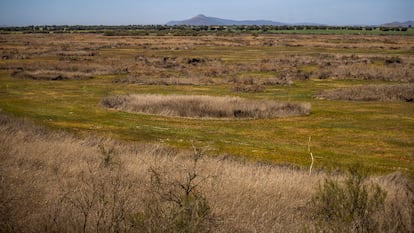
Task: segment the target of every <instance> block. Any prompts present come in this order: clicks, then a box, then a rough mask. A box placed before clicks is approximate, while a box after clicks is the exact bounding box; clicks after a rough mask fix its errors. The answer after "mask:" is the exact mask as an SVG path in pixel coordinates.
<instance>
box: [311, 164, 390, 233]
mask: <svg viewBox="0 0 414 233" xmlns="http://www.w3.org/2000/svg"><path fill="white" fill-rule="evenodd" d="M366 179H367V175H366V173H364V170H363V168H361V167H360V166H358V165H353V166H352V167H350V168H349V174H348V175H347V177H346V178H345V180H344V181H343V182H338V181H337V180H334V179H329V178H327V179H326V180H325V182H324V183H323V184H321V185H320V186H319V189H318V191H317V192H316V193H315V194H314V196H313V198H312V201H311V210H312V215H313V217H314V218H315V219H316V220H317V221H318V225H317V226H316V229H318V231H328V232H379V230H380V222H379V220H380V218H379V216H380V214H381V213H382V212H383V211H384V207H385V205H384V201H385V197H386V192H385V191H384V190H383V189H382V188H381V187H380V186H379V185H378V184H366Z"/></svg>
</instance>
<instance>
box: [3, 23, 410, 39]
mask: <svg viewBox="0 0 414 233" xmlns="http://www.w3.org/2000/svg"><path fill="white" fill-rule="evenodd" d="M286 30H287V31H300V30H351V31H363V30H365V31H374V30H379V31H400V32H405V31H407V30H408V28H407V27H371V26H324V25H282V26H270V25H245V26H244V25H232V26H191V25H174V26H169V25H119V26H108V25H93V26H89V25H32V26H23V27H0V32H2V33H8V32H23V33H73V32H87V33H104V34H105V35H108V36H117V35H149V34H159V35H165V34H172V35H202V34H203V33H209V32H230V33H231V32H234V33H237V32H260V33H272V32H276V33H277V31H286Z"/></svg>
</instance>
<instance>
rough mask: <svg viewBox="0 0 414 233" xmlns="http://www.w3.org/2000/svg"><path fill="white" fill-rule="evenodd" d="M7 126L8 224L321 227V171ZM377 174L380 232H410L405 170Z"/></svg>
mask: <svg viewBox="0 0 414 233" xmlns="http://www.w3.org/2000/svg"><path fill="white" fill-rule="evenodd" d="M0 132H1V133H0V158H1V160H2V163H1V164H0V176H1V179H0V182H1V186H0V195H1V196H0V231H1V232H183V230H184V229H185V230H186V232H300V231H304V230H308V231H313V230H318V229H319V230H321V228H318V229H315V228H314V227H315V226H318V222H317V221H316V220H314V219H313V218H312V215H309V213H311V210H312V209H310V208H311V206H310V205H309V203H310V201H311V197H312V196H314V195H316V194H317V192H316V191H317V187H318V183H320V182H321V181H322V180H323V178H324V177H326V174H324V173H323V172H314V173H313V174H312V175H309V174H308V172H307V171H306V170H301V169H295V168H292V167H290V168H289V167H279V166H274V165H264V164H255V163H252V162H247V161H245V162H243V161H240V160H233V159H232V158H230V157H223V156H218V157H206V156H204V154H205V151H203V150H200V149H196V148H195V149H194V151H192V152H180V153H177V151H175V150H172V149H171V148H167V147H163V146H160V145H131V144H125V143H121V142H117V141H113V140H108V139H102V138H96V137H89V138H86V139H79V138H76V137H74V136H73V135H70V134H67V133H64V132H50V131H48V130H46V129H44V128H41V127H38V126H35V125H33V124H32V123H31V122H28V121H26V120H16V119H13V118H11V117H9V116H7V115H5V114H3V113H1V114H0ZM304 156H306V155H304ZM331 178H332V179H335V180H338V181H339V182H342V180H344V177H342V176H331ZM345 180H346V179H345ZM369 181H370V182H375V184H379V185H380V187H381V189H383V190H384V191H385V192H386V197H385V201H384V209H385V211H384V212H382V214H381V215H372V216H374V217H375V219H374V220H375V221H376V222H378V223H379V225H378V226H379V227H378V228H376V229H378V232H412V230H413V227H414V219H413V216H414V214H413V210H414V208H413V197H414V193H413V188H412V187H413V186H412V181H408V180H407V179H405V178H404V177H403V176H402V175H401V174H392V175H389V176H384V177H378V178H370V179H369ZM357 184H360V183H357ZM356 187H359V186H356ZM366 191H369V192H370V189H366ZM364 192H365V191H364ZM332 197H335V195H333V196H332ZM361 197H362V198H363V196H361ZM336 201H337V202H341V200H336ZM345 203H346V202H345ZM338 204H339V203H338ZM368 214H369V213H368ZM369 217H371V215H369ZM330 225H332V224H330ZM345 227H347V228H345V229H355V228H353V226H352V225H349V226H345ZM323 229H325V228H323ZM329 229H330V228H326V230H329ZM351 232H354V231H351ZM355 232H358V231H355Z"/></svg>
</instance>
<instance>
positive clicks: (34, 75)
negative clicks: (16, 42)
mask: <svg viewBox="0 0 414 233" xmlns="http://www.w3.org/2000/svg"><path fill="white" fill-rule="evenodd" d="M12 76H13V77H15V78H22V79H32V80H80V79H91V78H93V77H92V76H90V75H88V74H85V73H81V72H67V71H66V72H57V71H52V70H51V71H20V72H19V71H16V72H13V73H12Z"/></svg>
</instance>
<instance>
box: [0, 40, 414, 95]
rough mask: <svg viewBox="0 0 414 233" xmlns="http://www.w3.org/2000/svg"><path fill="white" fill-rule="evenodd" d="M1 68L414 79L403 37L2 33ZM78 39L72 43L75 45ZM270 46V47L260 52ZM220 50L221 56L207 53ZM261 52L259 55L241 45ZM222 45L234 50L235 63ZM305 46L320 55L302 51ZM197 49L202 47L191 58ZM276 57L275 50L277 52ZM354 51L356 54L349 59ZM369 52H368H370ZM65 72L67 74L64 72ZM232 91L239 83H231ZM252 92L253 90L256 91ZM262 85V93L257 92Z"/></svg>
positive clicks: (139, 76) (144, 77) (171, 77)
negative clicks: (249, 51) (201, 53)
mask: <svg viewBox="0 0 414 233" xmlns="http://www.w3.org/2000/svg"><path fill="white" fill-rule="evenodd" d="M0 41H1V46H0V57H1V58H2V60H1V62H0V70H7V71H10V72H14V71H24V72H34V71H36V72H44V73H47V72H50V71H58V72H59V74H60V75H61V76H63V77H67V76H70V73H71V72H81V73H85V74H87V75H90V76H97V75H105V74H125V75H126V77H125V76H124V77H119V78H118V79H115V80H114V82H115V83H131V84H142V85H220V84H226V83H229V84H231V83H232V82H233V81H234V80H238V79H244V78H253V79H254V80H255V82H256V83H255V85H258V86H265V87H266V86H269V85H290V84H292V82H294V81H295V80H303V79H309V78H322V79H326V78H337V79H358V80H373V81H398V82H414V80H413V78H414V73H413V70H414V69H413V67H414V61H413V58H412V57H411V56H409V55H398V56H393V55H388V54H387V53H385V52H384V53H378V51H396V50H400V51H401V52H402V53H407V52H410V51H411V49H412V47H413V45H412V44H411V42H410V41H409V40H406V38H404V37H392V38H390V37H383V38H377V37H372V38H371V37H368V36H360V37H355V36H351V35H349V36H347V37H346V38H342V37H340V36H334V35H330V36H328V35H326V36H306V35H294V36H286V35H261V36H258V37H251V36H247V35H240V36H231V37H229V36H215V37H211V36H199V37H191V36H188V37H179V38H177V37H174V36H162V37H161V36H159V37H158V36H142V37H115V38H113V37H105V36H101V35H92V34H85V35H81V34H73V35H40V34H35V35H13V34H9V35H0ZM73 41H76V43H73ZM269 46H270V47H272V48H274V49H275V50H273V49H272V50H264V48H267V47H269ZM214 47H217V48H222V51H221V50H220V49H219V50H211V51H210V49H211V48H214ZM249 47H251V48H252V49H259V50H260V51H262V52H263V54H262V55H261V56H259V57H257V56H255V55H254V53H252V54H250V53H246V54H245V53H244V52H243V51H244V50H242V49H241V50H240V51H241V52H240V54H239V52H238V50H239V48H249ZM228 48H232V49H236V50H235V51H236V53H237V57H238V58H237V59H236V58H234V55H233V53H232V52H230V51H229V49H228ZM303 48H307V49H308V50H310V51H313V50H314V51H319V50H321V52H318V53H312V52H306V51H304V52H302V50H303ZM197 49H201V50H206V53H205V54H204V55H202V56H197V55H196V54H197V53H196V51H197ZM279 50H280V51H282V52H278V51H279ZM352 51H356V52H358V53H356V54H353V53H351V52H352ZM370 51H373V54H371V53H370ZM65 72H68V73H69V74H68V75H66V74H65ZM234 87H235V88H238V89H241V90H243V89H247V90H246V91H250V89H252V88H240V87H241V85H240V84H237V83H235V84H234ZM256 89H257V88H256ZM262 89H263V88H261V89H260V90H262Z"/></svg>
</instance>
